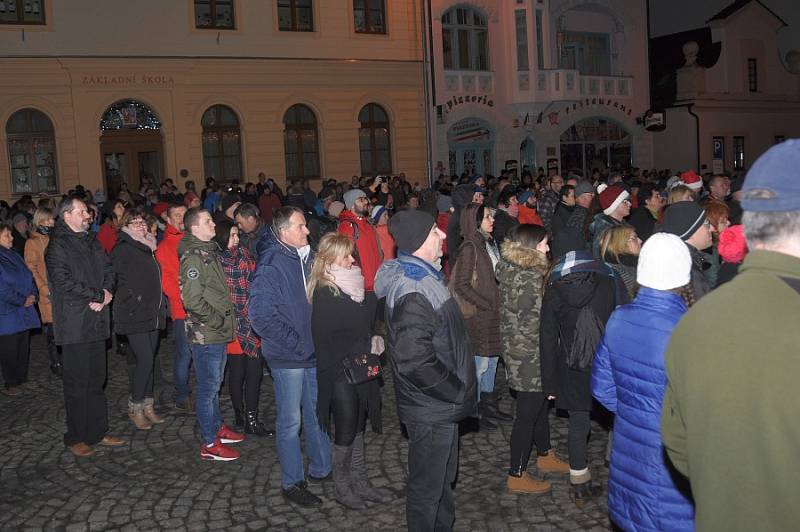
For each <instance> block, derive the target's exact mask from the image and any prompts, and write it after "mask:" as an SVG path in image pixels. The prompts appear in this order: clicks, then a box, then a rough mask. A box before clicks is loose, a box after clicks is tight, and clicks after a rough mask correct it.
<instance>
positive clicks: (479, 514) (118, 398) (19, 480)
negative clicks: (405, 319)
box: [0, 335, 609, 532]
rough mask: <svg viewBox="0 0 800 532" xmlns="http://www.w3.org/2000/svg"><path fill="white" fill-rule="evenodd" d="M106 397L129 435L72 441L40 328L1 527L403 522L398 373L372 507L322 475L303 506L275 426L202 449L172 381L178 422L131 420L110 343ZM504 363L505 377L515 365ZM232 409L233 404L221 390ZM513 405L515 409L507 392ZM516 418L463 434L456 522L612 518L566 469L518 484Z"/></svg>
mask: <svg viewBox="0 0 800 532" xmlns="http://www.w3.org/2000/svg"><path fill="white" fill-rule="evenodd" d="M171 350H172V342H171V340H170V339H167V340H165V341H164V342H162V346H161V354H160V355H159V364H160V365H161V366H162V367H163V372H164V375H165V379H166V380H167V381H168V380H169V378H170V377H171V370H170V359H171V355H170V353H171ZM108 360H109V366H108V367H109V380H108V387H107V396H108V403H109V421H110V427H111V433H112V434H114V435H117V436H121V437H124V438H126V439H128V440H129V443H128V444H127V445H126V446H124V447H121V448H116V449H107V448H97V449H96V454H95V455H94V456H93V457H90V458H80V459H79V458H76V457H74V456H72V455H71V454H70V453H69V452H68V451H66V450H65V448H64V446H63V444H62V434H63V431H64V407H63V398H62V389H61V382H60V381H59V380H58V379H56V378H52V379H50V378H49V371H48V369H47V364H46V355H45V352H44V349H43V342H42V337H41V335H38V336H35V337H34V339H33V347H32V354H31V383H30V385H29V389H28V391H27V392H26V393H25V394H23V395H21V396H19V397H15V398H9V397H5V396H0V426H1V427H2V429H3V430H2V432H0V530H42V529H45V530H67V531H78V530H117V529H121V530H131V531H142V530H156V529H166V530H326V531H332V530H347V531H355V530H357V531H359V532H363V531H369V530H381V531H386V530H404V529H405V499H404V498H403V497H402V494H403V489H404V479H405V471H406V468H405V465H406V452H407V444H406V441H405V439H404V438H403V437H402V436H401V432H400V426H399V422H398V420H397V415H396V412H395V405H394V391H393V390H392V384H391V379H387V382H386V386H385V387H384V390H383V397H384V407H383V408H384V416H383V417H384V432H383V434H381V435H378V434H373V433H371V432H369V431H368V432H367V454H368V457H367V458H368V468H369V475H370V477H371V478H372V480H373V483H374V484H376V485H380V486H386V487H389V488H393V489H395V490H396V491H397V493H398V499H397V500H396V501H394V502H392V503H390V504H387V505H381V506H374V505H373V506H371V507H370V508H368V509H367V510H364V511H361V512H353V511H348V510H345V509H344V508H343V507H342V506H340V505H339V504H337V503H336V502H335V501H334V500H333V485H332V484H331V483H325V484H323V485H313V486H312V488H311V489H312V491H314V492H315V493H317V494H318V495H320V496H322V497H323V498H324V500H325V503H324V505H323V506H322V507H321V508H320V509H313V510H303V509H299V508H296V507H294V506H293V505H291V504H289V503H287V502H286V501H284V499H283V498H282V497H281V495H280V469H279V467H278V461H277V456H276V450H275V441H274V438H268V439H257V438H255V437H251V438H250V439H248V440H246V441H245V442H243V443H241V444H239V445H238V446H237V448H238V449H240V450H241V451H242V458H241V459H239V460H237V461H235V462H228V463H223V462H205V461H201V460H200V459H199V458H198V449H199V440H198V436H197V429H196V427H195V418H194V416H189V415H178V414H176V413H175V412H174V411H173V410H172V408H171V399H172V387H171V386H170V384H169V382H166V383H164V384H163V385H161V386H158V387H157V389H156V395H157V398H156V403H157V410H158V411H159V412H161V413H163V414H165V415H166V417H167V422H166V423H165V424H163V425H160V426H155V427H154V428H153V430H151V431H149V432H137V431H135V430H134V429H133V428H132V424H131V423H130V421H129V420H128V419H127V413H126V388H127V376H126V373H125V363H124V358H123V357H120V356H118V355H116V354H114V353H113V352H109V355H108ZM500 373H502V372H498V386H499V385H500V382H501V381H502V377H501V376H500ZM261 395H262V399H261V405H262V410H265V411H266V413H267V417H266V419H267V420H268V421H274V419H275V417H274V404H273V400H272V384H271V381H270V379H269V378H265V380H264V383H263V385H262V394H261ZM221 402H222V406H223V415H225V416H229V417H228V419H230V418H231V417H232V413H231V408H230V400H229V398H228V397H227V395H223V397H222V400H221ZM502 405H503V408H504V409H506V410H509V409H511V407H512V400H511V398H510V397H509V395H508V394H507V393H505V394H504V396H503V400H502ZM551 421H552V441H553V443H554V444H555V445H557V448H558V451H559V453H560V454H561V455H562V456H565V455H566V420H565V419H562V418H559V417H556V416H555V415H554V414H553V415H552V417H551ZM510 431H511V424H510V423H504V424H503V426H502V427H501V430H498V431H496V432H479V433H475V432H473V433H469V434H466V435H464V436H463V437H462V438H461V453H460V469H459V476H458V480H457V484H456V524H455V528H456V530H463V531H472V532H477V531H484V530H486V531H504V530H509V531H529V530H536V531H546V530H608V527H609V523H608V517H607V509H606V496H605V493H604V494H603V495H602V496H600V497H599V498H598V499H597V501H596V502H592V503H590V504H588V505H587V506H585V507H584V508H583V509H581V510H579V509H578V508H577V507H576V506H575V505H574V504H573V503H572V502H571V500H570V498H569V490H568V481H567V479H566V478H565V477H564V476H560V477H559V476H553V475H551V476H550V478H549V479H550V480H551V482H552V484H553V490H552V493H550V494H547V495H542V496H523V495H508V494H506V492H505V479H506V473H505V472H506V468H507V467H508V465H507V459H508V439H509V436H510ZM606 439H607V435H606V432H605V431H604V430H603V429H602V428H600V427H599V426H598V425H597V424H594V423H593V426H592V437H591V440H590V446H589V454H590V467H591V469H592V473H593V475H594V477H595V481H596V482H597V483H598V484H600V485H602V486H604V487H605V484H606V481H607V469H606V468H605V466H604V465H603V454H604V450H605V442H606Z"/></svg>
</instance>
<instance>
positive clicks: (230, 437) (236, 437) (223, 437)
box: [217, 423, 244, 443]
mask: <svg viewBox="0 0 800 532" xmlns="http://www.w3.org/2000/svg"><path fill="white" fill-rule="evenodd" d="M217 438H219V441H221V442H222V443H239V442H240V441H244V434H241V433H239V432H233V431H232V430H231V429H229V428H228V425H226V424H224V423H223V424H222V426H221V427H220V428H219V432H217Z"/></svg>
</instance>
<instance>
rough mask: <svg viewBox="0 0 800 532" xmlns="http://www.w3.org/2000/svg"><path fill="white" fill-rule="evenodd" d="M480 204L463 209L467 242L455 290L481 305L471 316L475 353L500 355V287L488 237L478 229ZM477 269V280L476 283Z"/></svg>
mask: <svg viewBox="0 0 800 532" xmlns="http://www.w3.org/2000/svg"><path fill="white" fill-rule="evenodd" d="M479 209H480V206H479V205H474V204H471V205H467V206H466V207H465V208H464V210H463V211H462V212H461V220H460V222H461V223H460V225H461V236H462V237H463V239H464V240H463V242H462V243H461V247H460V248H459V252H458V260H457V261H456V266H455V269H454V270H453V271H452V272H451V279H450V283H451V285H452V286H451V287H450V289H451V291H453V292H454V293H455V294H457V295H458V297H460V298H461V299H463V300H464V301H466V302H468V303H472V304H473V305H475V307H476V308H477V312H476V314H475V315H474V316H472V317H470V318H467V319H466V323H467V332H468V333H469V339H470V342H471V343H472V349H473V351H474V352H475V355H478V356H484V357H490V356H499V355H500V350H501V349H502V345H501V343H500V289H499V287H498V286H497V279H496V278H495V274H494V266H493V265H492V259H491V257H490V256H489V252H488V250H487V249H486V245H487V237H486V236H484V235H483V234H482V233H481V232H480V231H479V228H478V220H477V219H476V216H477V212H478V210H479ZM473 272H475V273H476V274H477V275H476V276H475V283H474V285H473V283H472V277H473Z"/></svg>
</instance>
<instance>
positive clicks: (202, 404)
mask: <svg viewBox="0 0 800 532" xmlns="http://www.w3.org/2000/svg"><path fill="white" fill-rule="evenodd" d="M225 347H226V345H225V344H207V345H202V344H192V356H193V357H194V371H195V373H196V375H197V401H196V409H197V422H198V423H199V425H200V437H201V438H203V442H205V443H206V444H212V443H214V440H216V438H217V432H219V429H220V427H222V412H220V410H219V388H220V386H222V377H223V375H224V374H225V362H227V357H226V356H225Z"/></svg>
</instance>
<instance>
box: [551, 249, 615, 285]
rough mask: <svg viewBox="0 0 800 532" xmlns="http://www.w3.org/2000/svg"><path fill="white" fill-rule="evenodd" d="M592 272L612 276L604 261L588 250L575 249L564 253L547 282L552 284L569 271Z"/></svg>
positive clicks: (569, 272) (612, 271)
mask: <svg viewBox="0 0 800 532" xmlns="http://www.w3.org/2000/svg"><path fill="white" fill-rule="evenodd" d="M581 272H593V273H597V274H599V275H605V276H607V277H614V276H615V274H614V270H612V269H611V267H610V266H609V265H608V264H606V263H605V262H602V261H599V260H597V259H595V258H594V257H593V256H592V254H591V253H589V252H588V251H583V250H577V251H570V252H568V253H566V254H564V255H563V256H562V257H561V258H560V259H558V262H556V264H555V266H553V271H551V272H550V278H549V282H548V284H553V283H555V282H556V281H558V280H559V279H561V278H562V277H566V276H567V275H569V274H571V273H581Z"/></svg>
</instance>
